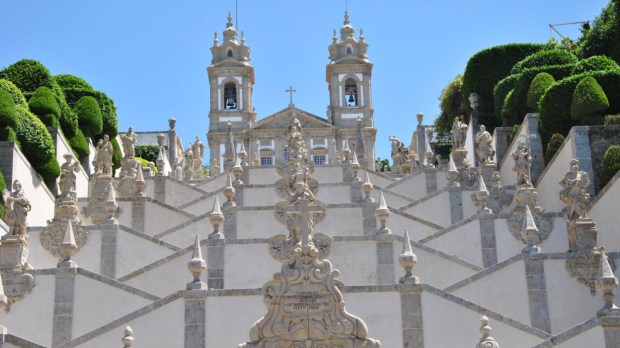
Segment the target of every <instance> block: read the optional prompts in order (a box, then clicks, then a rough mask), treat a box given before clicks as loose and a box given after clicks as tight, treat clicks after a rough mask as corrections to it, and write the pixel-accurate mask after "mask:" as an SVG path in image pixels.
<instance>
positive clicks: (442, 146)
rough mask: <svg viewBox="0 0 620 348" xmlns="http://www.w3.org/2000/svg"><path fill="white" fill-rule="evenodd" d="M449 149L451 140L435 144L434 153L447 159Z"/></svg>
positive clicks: (450, 149) (450, 148)
mask: <svg viewBox="0 0 620 348" xmlns="http://www.w3.org/2000/svg"><path fill="white" fill-rule="evenodd" d="M450 151H452V143H451V142H447V143H437V144H435V155H441V158H442V159H448V157H450Z"/></svg>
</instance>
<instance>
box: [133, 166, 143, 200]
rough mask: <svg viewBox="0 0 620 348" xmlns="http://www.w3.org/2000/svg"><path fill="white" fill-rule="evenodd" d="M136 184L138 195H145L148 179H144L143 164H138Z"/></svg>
mask: <svg viewBox="0 0 620 348" xmlns="http://www.w3.org/2000/svg"><path fill="white" fill-rule="evenodd" d="M134 186H135V188H136V197H144V188H145V187H146V181H144V172H143V171H142V165H141V164H138V173H137V175H136V181H134Z"/></svg>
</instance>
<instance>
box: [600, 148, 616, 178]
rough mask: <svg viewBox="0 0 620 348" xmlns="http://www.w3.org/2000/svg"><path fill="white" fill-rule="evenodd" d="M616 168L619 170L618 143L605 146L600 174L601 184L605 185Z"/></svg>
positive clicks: (614, 173)
mask: <svg viewBox="0 0 620 348" xmlns="http://www.w3.org/2000/svg"><path fill="white" fill-rule="evenodd" d="M618 170H620V145H612V146H610V147H608V148H607V151H605V157H604V158H603V169H602V170H601V174H600V178H601V184H602V186H605V185H607V183H608V182H609V180H611V178H613V177H614V175H616V173H617V172H618Z"/></svg>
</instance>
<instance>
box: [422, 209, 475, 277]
mask: <svg viewBox="0 0 620 348" xmlns="http://www.w3.org/2000/svg"><path fill="white" fill-rule="evenodd" d="M426 245H428V246H429V247H431V248H435V249H437V250H440V251H443V252H444V253H446V254H448V255H454V256H456V257H458V258H460V259H462V260H465V261H467V262H469V263H473V264H474V265H477V266H480V267H482V266H483V265H482V246H481V242H480V223H479V221H478V220H472V221H470V222H468V223H466V224H465V225H462V226H459V227H457V228H456V229H454V230H452V231H450V232H448V233H446V234H443V235H441V236H439V237H437V238H435V239H432V240H430V241H428V242H427V243H426Z"/></svg>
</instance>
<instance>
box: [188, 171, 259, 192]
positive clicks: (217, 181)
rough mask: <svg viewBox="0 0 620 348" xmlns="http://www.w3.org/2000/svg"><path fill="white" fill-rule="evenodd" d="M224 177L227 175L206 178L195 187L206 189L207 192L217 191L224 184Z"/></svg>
mask: <svg viewBox="0 0 620 348" xmlns="http://www.w3.org/2000/svg"><path fill="white" fill-rule="evenodd" d="M250 173H251V172H250ZM250 175H251V174H250ZM226 177H227V175H220V176H218V177H216V178H212V179H208V180H205V181H203V182H200V183H198V184H197V185H196V187H197V188H199V189H201V190H203V191H207V192H213V191H217V190H219V189H221V188H223V187H225V186H226Z"/></svg>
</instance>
